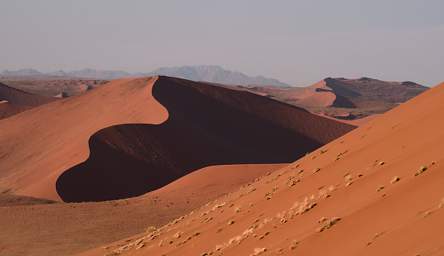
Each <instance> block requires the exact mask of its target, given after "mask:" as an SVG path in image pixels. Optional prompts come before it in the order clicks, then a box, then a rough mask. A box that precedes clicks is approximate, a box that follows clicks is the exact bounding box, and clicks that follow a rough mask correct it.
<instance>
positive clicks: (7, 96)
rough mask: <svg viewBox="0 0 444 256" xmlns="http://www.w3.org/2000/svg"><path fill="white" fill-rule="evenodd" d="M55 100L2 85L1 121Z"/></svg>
mask: <svg viewBox="0 0 444 256" xmlns="http://www.w3.org/2000/svg"><path fill="white" fill-rule="evenodd" d="M54 100H55V99H53V98H50V97H45V96H40V95H36V94H31V93H27V92H24V91H22V90H19V89H15V88H12V87H10V86H7V85H5V84H2V83H0V119H3V118H6V117H9V116H12V115H15V114H17V113H20V112H23V111H25V110H27V109H30V108H32V107H35V106H39V105H42V104H45V103H48V102H51V101H54Z"/></svg>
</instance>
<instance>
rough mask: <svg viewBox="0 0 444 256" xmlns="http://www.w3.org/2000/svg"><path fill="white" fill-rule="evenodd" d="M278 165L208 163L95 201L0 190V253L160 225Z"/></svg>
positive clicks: (75, 243)
mask: <svg viewBox="0 0 444 256" xmlns="http://www.w3.org/2000/svg"><path fill="white" fill-rule="evenodd" d="M283 166H285V164H253V165H224V166H210V167H206V168H203V169H201V170H197V171H195V172H193V173H191V174H189V175H186V176H184V177H182V178H180V179H178V180H176V181H174V182H172V183H170V184H168V185H167V186H165V187H162V188H160V189H158V190H155V191H152V192H150V193H147V194H145V195H143V196H140V197H135V198H130V199H124V200H114V201H105V202H95V203H51V202H44V201H42V200H39V199H33V198H25V197H22V196H14V195H10V194H0V227H2V229H1V232H0V255H8V256H19V255H33V256H38V255H42V256H52V255H53V256H59V255H72V254H74V253H79V252H82V251H85V250H88V249H91V248H95V247H97V246H100V245H103V244H107V243H110V242H113V241H116V240H119V239H122V238H125V237H128V236H132V235H135V234H137V233H140V232H143V231H145V230H146V228H147V227H149V226H156V227H159V226H162V225H164V224H166V223H168V222H169V221H171V220H173V219H175V218H178V217H180V216H181V215H183V214H185V213H187V212H190V211H191V210H193V209H195V208H197V207H200V206H202V205H203V204H205V203H207V202H208V201H210V200H213V199H215V198H217V197H219V196H222V195H224V194H226V193H228V192H231V191H233V190H235V189H236V188H238V187H239V186H241V185H243V184H245V183H248V182H252V181H253V180H254V179H255V178H256V177H259V176H261V175H264V174H265V173H267V172H271V171H274V170H277V169H279V168H282V167H283ZM44 203H51V204H44ZM14 205H18V206H14Z"/></svg>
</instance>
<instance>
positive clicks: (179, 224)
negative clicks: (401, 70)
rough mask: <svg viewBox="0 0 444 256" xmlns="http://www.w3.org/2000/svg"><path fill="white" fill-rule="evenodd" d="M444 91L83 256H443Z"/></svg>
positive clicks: (425, 96)
mask: <svg viewBox="0 0 444 256" xmlns="http://www.w3.org/2000/svg"><path fill="white" fill-rule="evenodd" d="M443 99H444V84H441V85H439V86H437V87H435V88H433V89H431V90H429V91H427V92H425V93H423V94H422V95H420V96H418V97H416V98H414V99H412V100H410V101H409V102H407V103H405V104H402V105H400V106H399V107H397V108H395V109H393V110H391V111H389V112H388V113H386V114H384V115H381V116H378V117H376V118H375V119H373V120H371V121H369V122H368V123H366V124H364V125H362V126H360V127H359V128H357V129H356V130H354V131H352V132H350V133H348V134H346V135H345V136H343V137H341V138H338V139H337V140H334V141H333V142H331V143H329V144H327V145H325V146H324V147H322V148H321V149H319V150H316V151H315V152H313V153H311V154H309V155H307V156H305V157H303V158H301V159H300V160H298V161H296V162H294V163H293V164H290V165H289V166H288V167H284V168H282V169H281V170H278V171H275V172H273V173H271V174H270V175H268V176H264V177H262V178H260V179H257V180H256V182H254V183H251V184H249V185H246V186H243V187H241V188H240V189H239V190H238V191H236V192H234V193H230V194H229V195H226V196H224V197H220V198H218V199H216V200H215V201H213V202H211V203H209V204H207V205H206V206H204V207H201V208H199V209H196V210H194V211H193V212H191V213H189V214H187V215H185V216H183V217H181V218H178V219H176V220H175V221H172V222H170V223H169V224H167V225H165V226H163V227H162V228H160V229H158V230H151V231H149V232H145V233H143V234H139V235H137V236H134V237H132V238H130V239H127V240H122V241H119V242H115V243H113V244H110V245H109V246H107V247H106V249H105V248H97V249H95V250H91V251H88V252H85V253H83V254H81V255H168V256H169V255H341V256H342V255H443V254H444V243H443V239H442V227H443V225H444V218H443V217H444V187H443V186H442V184H443V182H444V172H443V171H444V167H443V161H444V155H443V154H442V148H443V146H444V119H442V118H439V116H440V115H441V112H442V109H444V100H443Z"/></svg>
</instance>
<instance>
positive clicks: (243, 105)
mask: <svg viewBox="0 0 444 256" xmlns="http://www.w3.org/2000/svg"><path fill="white" fill-rule="evenodd" d="M153 96H154V98H155V99H156V100H157V101H159V102H160V103H161V104H162V105H163V106H164V107H165V108H166V109H167V110H168V112H169V118H168V120H167V121H166V122H164V123H163V124H161V125H147V124H124V125H116V126H112V127H108V128H105V129H102V130H100V131H98V132H97V133H95V134H94V135H93V136H92V137H91V138H90V140H89V147H90V156H89V158H88V159H87V161H85V162H83V163H81V164H79V165H77V166H74V167H73V168H71V169H68V170H67V171H65V172H64V173H63V174H62V175H61V176H60V177H59V178H58V180H57V183H56V188H57V192H58V193H59V195H60V197H61V198H62V199H63V200H64V201H66V202H81V201H103V200H111V199H120V198H128V197H133V196H138V195H142V194H144V193H147V192H149V191H152V190H155V189H157V188H160V187H162V186H165V185H166V184H168V183H170V182H172V181H174V180H176V179H178V178H180V177H182V176H184V175H186V174H188V173H190V172H192V171H195V170H197V169H200V168H203V167H205V166H210V165H221V164H246V163H251V164H252V163H256V164H258V163H283V162H292V161H294V160H296V159H298V158H299V157H301V156H303V155H304V154H305V153H306V152H309V151H312V150H314V149H316V148H318V147H319V146H322V145H323V144H325V143H327V142H329V141H331V140H333V139H335V138H337V137H339V136H341V135H343V134H344V133H346V132H348V131H350V130H352V129H353V128H354V127H353V126H350V125H346V124H342V123H339V122H336V121H333V120H329V119H325V118H321V117H318V116H314V115H312V114H310V113H308V112H307V111H305V110H303V109H300V108H297V107H293V106H290V105H287V104H284V103H280V102H277V101H274V100H271V99H268V98H265V97H261V96H257V95H254V94H251V93H248V92H244V91H236V90H230V89H227V88H223V87H218V86H213V85H209V84H205V83H196V82H191V81H187V80H183V79H176V78H168V77H159V79H158V81H157V82H156V83H155V85H154V87H153Z"/></svg>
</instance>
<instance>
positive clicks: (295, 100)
mask: <svg viewBox="0 0 444 256" xmlns="http://www.w3.org/2000/svg"><path fill="white" fill-rule="evenodd" d="M247 89H248V90H250V91H253V92H256V93H259V94H262V95H264V94H265V95H268V97H272V98H275V99H278V100H280V101H283V102H287V103H289V104H293V105H296V106H300V107H303V108H306V109H308V110H310V111H311V112H313V113H318V114H323V115H328V116H331V117H334V118H337V119H340V120H354V119H359V118H364V117H367V116H370V115H373V114H381V113H384V112H386V111H388V110H390V109H392V108H393V107H395V106H397V105H398V104H399V103H402V102H405V101H407V100H409V99H411V98H413V97H415V96H417V95H419V94H420V93H422V92H424V91H426V90H427V89H428V88H427V87H425V86H422V85H419V84H416V83H413V82H390V81H382V80H378V79H372V78H368V77H362V78H359V79H346V78H330V77H329V78H325V79H323V80H321V81H319V82H317V83H315V84H313V85H310V86H307V87H292V88H276V87H252V88H247Z"/></svg>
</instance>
